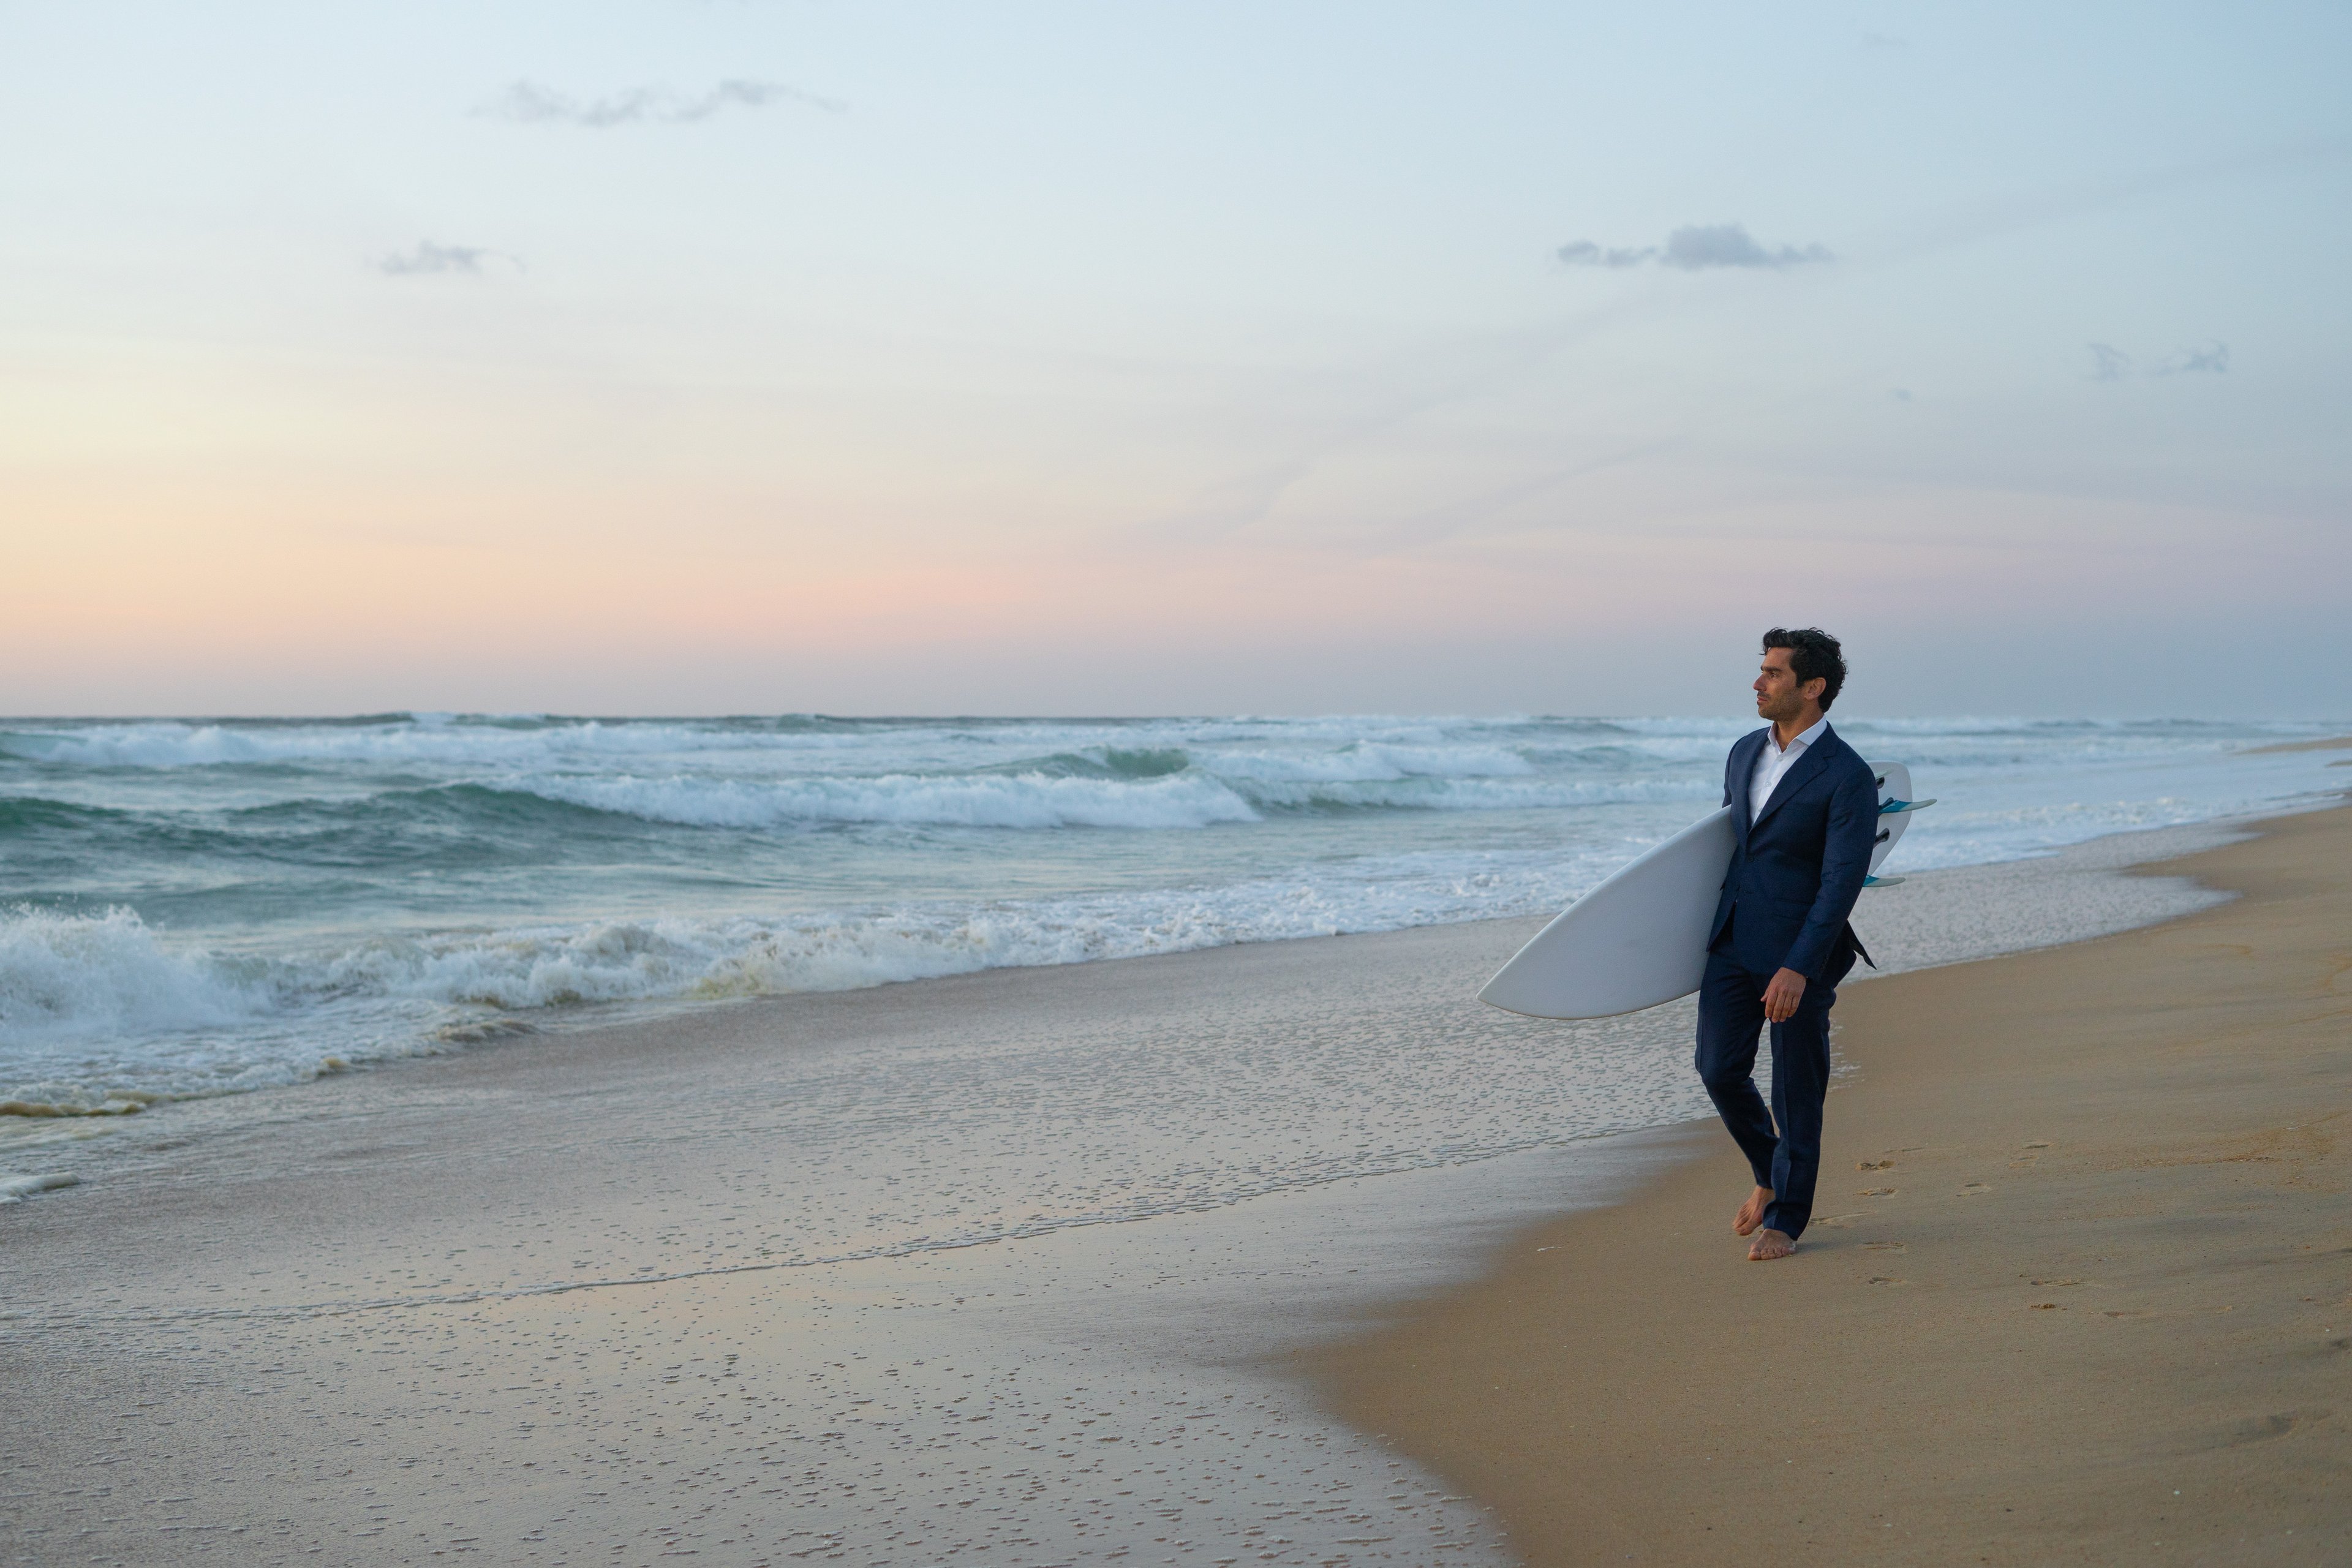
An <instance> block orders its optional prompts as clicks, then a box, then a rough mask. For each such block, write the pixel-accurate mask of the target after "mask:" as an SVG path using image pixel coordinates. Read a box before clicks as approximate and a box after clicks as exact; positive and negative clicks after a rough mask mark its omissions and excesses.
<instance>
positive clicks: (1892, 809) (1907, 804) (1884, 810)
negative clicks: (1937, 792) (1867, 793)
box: [1878, 795, 1936, 816]
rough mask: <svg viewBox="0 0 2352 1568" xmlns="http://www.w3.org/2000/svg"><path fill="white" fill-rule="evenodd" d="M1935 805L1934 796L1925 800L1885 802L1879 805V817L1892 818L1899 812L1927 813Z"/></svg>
mask: <svg viewBox="0 0 2352 1568" xmlns="http://www.w3.org/2000/svg"><path fill="white" fill-rule="evenodd" d="M1935 804H1936V797H1935V796H1934V795H1929V796H1928V797H1927V799H1925V800H1883V801H1880V802H1879V803H1878V815H1879V816H1894V815H1895V813H1896V812H1898V811H1925V810H1927V808H1928V807H1929V806H1931V805H1935Z"/></svg>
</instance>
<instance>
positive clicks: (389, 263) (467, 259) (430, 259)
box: [375, 239, 522, 278]
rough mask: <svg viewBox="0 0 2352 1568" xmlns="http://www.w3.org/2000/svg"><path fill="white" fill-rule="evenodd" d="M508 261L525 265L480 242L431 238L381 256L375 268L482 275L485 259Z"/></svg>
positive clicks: (399, 273)
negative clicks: (438, 241) (445, 241)
mask: <svg viewBox="0 0 2352 1568" xmlns="http://www.w3.org/2000/svg"><path fill="white" fill-rule="evenodd" d="M492 260H497V261H509V262H513V263H514V265H515V266H517V267H520V266H521V265H522V263H521V262H520V261H515V258H513V257H511V256H507V255H504V254H502V253H500V252H499V251H495V250H490V249H487V248H485V247H481V246H478V245H436V244H435V243H434V242H433V241H431V240H429V239H421V240H418V241H417V242H416V248H415V249H414V250H403V251H395V252H394V253H393V254H392V255H390V256H386V257H382V258H378V260H377V261H376V264H375V268H376V270H377V271H379V272H383V273H388V274H389V275H391V276H392V277H394V278H411V277H415V276H416V275H417V274H419V273H426V272H466V273H471V274H473V275H474V276H476V277H479V276H480V275H481V271H482V263H483V262H485V261H492Z"/></svg>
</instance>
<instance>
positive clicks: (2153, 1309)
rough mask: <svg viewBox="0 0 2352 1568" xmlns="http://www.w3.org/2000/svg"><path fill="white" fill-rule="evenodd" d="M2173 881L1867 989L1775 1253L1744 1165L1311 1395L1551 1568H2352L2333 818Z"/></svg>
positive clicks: (2348, 1174)
mask: <svg viewBox="0 0 2352 1568" xmlns="http://www.w3.org/2000/svg"><path fill="white" fill-rule="evenodd" d="M2161 869H2165V870H2170V871H2175V872H2180V871H2186V872H2189V873H2192V874H2194V875H2195V876H2197V877H2198V878H2200V879H2202V880H2204V881H2205V882H2207V883H2209V884H2210V885H2212V886H2214V887H2217V888H2220V889H2228V890H2230V891H2232V892H2235V893H2238V894H2240V895H2242V897H2240V898H2239V899H2238V900H2236V901H2233V902H2231V903H2229V904H2226V905H2223V906H2221V907H2218V908H2214V909H2211V910H2207V911H2205V912H2203V913H2200V914H2196V915H2192V916H2189V917H2188V918H2185V919H2182V920H2179V921H2174V922H2172V923H2170V924H2168V925H2163V926H2158V927H2155V928H2152V929H2147V930H2142V931H2130V932H2126V933H2125V934H2121V935H2116V936H2109V937H2105V938H2102V939H2100V940H2098V941H2095V942H2085V943H2082V944H2079V945H2075V946H2072V947H2066V948H2060V949H2053V950H2047V951H2042V952H2031V953H2025V954H2021V955H2018V956H2013V957H2009V958H2002V959H1996V960H1991V961H1989V962H1984V963H1969V964H1962V965H1956V966H1952V967H1948V968H1943V969H1935V970H1928V971H1925V972H1921V973H1913V974H1907V975H1903V976H1898V977H1895V978H1893V979H1889V980H1885V981H1881V982H1877V983H1874V984H1867V985H1860V986H1855V987H1852V988H1850V989H1849V990H1848V992H1847V993H1846V994H1845V995H1844V996H1843V997H1842V998H1841V1000H1840V1003H1839V1006H1838V1011H1837V1021H1838V1024H1839V1034H1838V1037H1837V1043H1838V1049H1839V1053H1840V1056H1841V1058H1842V1059H1843V1062H1844V1063H1846V1064H1848V1065H1849V1066H1850V1067H1852V1068H1854V1069H1856V1070H1855V1071H1854V1072H1853V1074H1852V1075H1851V1076H1850V1077H1849V1078H1848V1079H1846V1080H1845V1081H1844V1083H1843V1087H1842V1088H1841V1089H1839V1090H1838V1091H1837V1092H1835V1093H1834V1094H1833V1095H1832V1100H1831V1101H1830V1110H1829V1118H1828V1144H1827V1160H1826V1163H1825V1169H1824V1175H1823V1180H1822V1200H1821V1209H1820V1211H1819V1212H1820V1213H1821V1214H1822V1215H1823V1216H1824V1217H1823V1218H1822V1219H1820V1220H1817V1221H1816V1223H1815V1225H1814V1227H1813V1228H1812V1229H1811V1231H1810V1232H1809V1233H1808V1234H1807V1235H1806V1237H1805V1238H1804V1244H1803V1247H1802V1249H1801V1252H1800V1253H1799V1254H1798V1255H1797V1257H1795V1258H1792V1259H1790V1260H1788V1261H1786V1262H1780V1263H1772V1264H1751V1263H1748V1262H1747V1261H1746V1260H1745V1251H1746V1243H1744V1242H1742V1241H1739V1240H1738V1239H1736V1238H1735V1237H1732V1235H1731V1234H1730V1231H1729V1224H1730V1219H1731V1215H1732V1211H1733V1209H1734V1208H1735V1207H1736V1206H1737V1205H1738V1202H1739V1200H1740V1198H1741V1197H1742V1196H1743V1195H1744V1194H1745V1193H1746V1191H1747V1188H1748V1176H1747V1172H1746V1167H1745V1166H1744V1165H1743V1164H1742V1163H1740V1161H1739V1160H1738V1157H1737V1155H1736V1154H1735V1153H1734V1152H1732V1149H1731V1145H1730V1142H1729V1141H1728V1139H1727V1138H1725V1139H1721V1140H1720V1141H1719V1142H1717V1143H1716V1144H1715V1145H1714V1149H1715V1152H1714V1153H1713V1154H1712V1155H1711V1156H1710V1157H1708V1158H1706V1159H1703V1160H1699V1161H1696V1162H1693V1163H1687V1164H1683V1165H1678V1166H1676V1167H1675V1168H1673V1169H1671V1170H1670V1171H1668V1172H1666V1173H1664V1174H1663V1175H1661V1176H1660V1177H1658V1178H1656V1179H1655V1180H1654V1183H1653V1184H1651V1185H1650V1186H1649V1187H1648V1188H1647V1189H1646V1190H1645V1191H1643V1192H1642V1193H1641V1194H1639V1195H1638V1196H1636V1197H1635V1198H1634V1199H1633V1201H1631V1202H1628V1203H1625V1204H1622V1205H1616V1206H1612V1207H1608V1208H1602V1209H1595V1210H1591V1211H1588V1212H1585V1213H1581V1214H1578V1215H1571V1216H1569V1217H1566V1218H1564V1219H1561V1220H1559V1221H1556V1222H1553V1223H1551V1224H1549V1225H1547V1226H1543V1227H1541V1228H1539V1229H1538V1230H1537V1231H1535V1232H1534V1233H1533V1234H1530V1235H1527V1236H1524V1237H1521V1238H1520V1239H1519V1240H1518V1241H1517V1243H1516V1244H1515V1245H1514V1246H1513V1247H1512V1248H1511V1250H1510V1251H1509V1253H1508V1254H1507V1257H1506V1258H1504V1259H1503V1260H1502V1261H1501V1262H1500V1263H1499V1264H1498V1265H1497V1266H1496V1268H1495V1269H1494V1270H1493V1272H1492V1273H1491V1274H1490V1275H1489V1276H1488V1277H1486V1279H1482V1280H1480V1281H1479V1282H1477V1283H1475V1285H1471V1286H1468V1287H1465V1288H1463V1289H1458V1290H1456V1291H1454V1292H1453V1293H1450V1294H1447V1295H1444V1296H1443V1297H1441V1298H1438V1299H1436V1300H1431V1301H1428V1302H1426V1303H1424V1304H1423V1305H1422V1306H1421V1307H1419V1308H1418V1309H1416V1310H1413V1311H1412V1312H1411V1313H1410V1314H1409V1315H1408V1316H1407V1317H1406V1318H1405V1319H1404V1320H1403V1321H1400V1322H1398V1323H1396V1324H1395V1325H1394V1326H1392V1327H1391V1328H1388V1329H1385V1330H1383V1331H1380V1332H1378V1333H1376V1334H1373V1335H1371V1336H1370V1337H1369V1338H1366V1339H1362V1340H1360V1341H1357V1342H1352V1343H1349V1344H1347V1345H1344V1346H1340V1347H1337V1348H1335V1349H1332V1350H1329V1351H1326V1352H1316V1353H1313V1354H1312V1355H1310V1356H1309V1357H1308V1358H1307V1360H1308V1363H1309V1366H1310V1370H1311V1371H1312V1372H1313V1373H1315V1374H1316V1375H1318V1376H1319V1377H1321V1378H1322V1379H1324V1380H1325V1381H1326V1384H1327V1386H1328V1388H1329V1389H1330V1390H1331V1392H1332V1395H1333V1397H1334V1399H1335V1400H1336V1402H1337V1405H1338V1406H1339V1409H1340V1410H1341V1412H1342V1413H1343V1414H1345V1415H1348V1416H1349V1417H1350V1418H1351V1419H1353V1420H1355V1421H1357V1422H1359V1423H1360V1424H1362V1425H1364V1426H1368V1427H1369V1428H1370V1429H1371V1430H1373V1431H1376V1432H1379V1433H1382V1434H1385V1435H1386V1436H1388V1437H1389V1439H1390V1440H1391V1441H1392V1442H1394V1443H1395V1444H1397V1445H1398V1447H1400V1448H1401V1449H1402V1450H1403V1451H1404V1452H1407V1453H1409V1454H1412V1455H1413V1456H1414V1457H1416V1458H1419V1459H1421V1460H1422V1461H1423V1463H1424V1464H1426V1465H1427V1466H1429V1467H1430V1468H1432V1469H1433V1470H1434V1471H1436V1472H1437V1473H1438V1474H1440V1475H1442V1476H1444V1477H1445V1478H1446V1479H1449V1480H1451V1481H1453V1482H1454V1483H1455V1484H1456V1485H1458V1486H1460V1487H1461V1488H1463V1489H1465V1490H1467V1491H1469V1492H1472V1493H1474V1494H1475V1495H1477V1496H1479V1497H1480V1498H1482V1499H1484V1500H1488V1501H1491V1502H1493V1503H1495V1504H1496V1506H1497V1508H1498V1511H1499V1514H1500V1516H1501V1518H1502V1519H1503V1521H1504V1522H1505V1523H1506V1525H1507V1528H1508V1529H1509V1531H1510V1532H1511V1535H1512V1538H1513V1540H1514V1542H1515V1543H1516V1545H1517V1548H1518V1550H1519V1551H1520V1552H1523V1553H1524V1554H1525V1555H1526V1557H1527V1559H1528V1561H1529V1562H1530V1563H1539V1564H1548V1563H1622V1562H1627V1561H1632V1562H1637V1563H1742V1564H1748V1563H1807V1564H1816V1563H1994V1564H2009V1563H2015V1564H2042V1563H2169V1562H2180V1563H2207V1564H2226V1563H2249V1564H2252V1563H2261V1564H2284V1563H2329V1564H2342V1563H2347V1562H2352V1201H2347V1192H2346V1188H2347V1179H2352V1138H2348V1137H2347V1134H2352V1117H2347V1108H2352V810H2346V809H2335V810H2330V811H2326V812H2321V813H2315V814H2313V815H2308V816H2295V817H2289V818H2285V819H2282V820H2279V821H2277V822H2274V823H2272V824H2270V825H2268V826H2266V828H2265V830H2264V832H2263V835H2262V836H2261V837H2258V838H2255V839H2252V840H2251V841H2248V842H2244V843H2241V844H2237V845H2233V846H2231V847H2224V848H2221V849H2218V850H2214V851H2210V852H2208V853H2204V854H2200V855H2197V856H2194V857H2191V858H2188V859H2185V860H2182V861H2176V862H2173V863H2171V864H2170V865H2168V866H2167V867H2164V868H2161Z"/></svg>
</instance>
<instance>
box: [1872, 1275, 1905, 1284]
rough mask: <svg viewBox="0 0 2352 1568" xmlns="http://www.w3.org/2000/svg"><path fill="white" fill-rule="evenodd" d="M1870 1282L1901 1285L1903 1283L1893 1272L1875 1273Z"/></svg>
mask: <svg viewBox="0 0 2352 1568" xmlns="http://www.w3.org/2000/svg"><path fill="white" fill-rule="evenodd" d="M1870 1282H1871V1283H1872V1284H1873V1285H1900V1284H1902V1283H1903V1281H1902V1280H1900V1279H1896V1278H1895V1276H1894V1275H1892V1274H1874V1275H1872V1276H1871V1277H1870Z"/></svg>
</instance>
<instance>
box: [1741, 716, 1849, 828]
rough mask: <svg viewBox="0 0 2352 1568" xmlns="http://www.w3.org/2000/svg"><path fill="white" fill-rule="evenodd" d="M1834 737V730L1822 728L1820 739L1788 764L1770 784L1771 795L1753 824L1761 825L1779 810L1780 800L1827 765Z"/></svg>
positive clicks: (1798, 788) (1794, 791)
mask: <svg viewBox="0 0 2352 1568" xmlns="http://www.w3.org/2000/svg"><path fill="white" fill-rule="evenodd" d="M1836 739H1837V731H1835V730H1823V731H1822V734H1821V739H1819V740H1817V741H1815V742H1813V743H1812V744H1811V745H1810V746H1807V747H1806V748H1805V750H1804V754H1803V755H1801V756H1800V757H1799V758H1798V759H1797V760H1796V761H1795V762H1793V763H1790V764H1789V771H1788V772H1787V773H1782V774H1781V775H1780V783H1779V784H1774V785H1773V786H1772V794H1771V796H1770V798H1769V799H1768V800H1766V801H1765V803H1764V809H1763V810H1761V811H1759V812H1758V813H1757V814H1756V821H1755V824H1754V826H1758V827H1761V826H1764V819H1765V818H1766V817H1768V816H1771V815H1772V814H1773V813H1774V812H1776V811H1778V810H1780V803H1781V802H1782V801H1785V800H1790V799H1792V798H1794V796H1795V795H1796V793H1797V792H1798V791H1799V790H1801V789H1802V788H1804V787H1805V781H1806V780H1808V779H1810V778H1811V777H1812V776H1813V775H1814V774H1815V773H1820V772H1821V771H1822V768H1823V767H1825V766H1827V765H1828V763H1829V760H1830V759H1829V750H1830V744H1831V742H1833V741H1835V740H1836Z"/></svg>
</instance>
